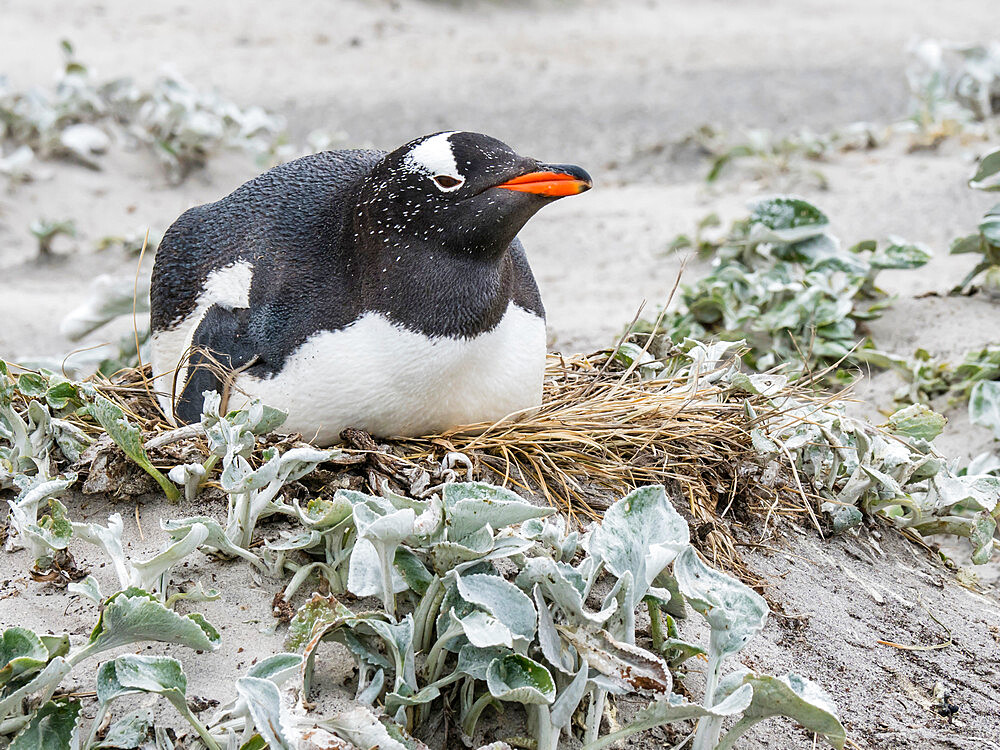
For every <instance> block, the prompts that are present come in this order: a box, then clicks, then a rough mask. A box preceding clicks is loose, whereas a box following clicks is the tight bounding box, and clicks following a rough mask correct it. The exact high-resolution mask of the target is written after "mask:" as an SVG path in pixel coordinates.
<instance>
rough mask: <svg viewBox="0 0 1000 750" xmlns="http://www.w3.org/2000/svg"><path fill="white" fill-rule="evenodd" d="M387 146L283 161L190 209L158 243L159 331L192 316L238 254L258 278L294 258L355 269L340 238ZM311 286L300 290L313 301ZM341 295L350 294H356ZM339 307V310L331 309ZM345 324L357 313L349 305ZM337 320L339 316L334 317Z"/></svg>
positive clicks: (154, 300) (272, 275) (154, 319)
mask: <svg viewBox="0 0 1000 750" xmlns="http://www.w3.org/2000/svg"><path fill="white" fill-rule="evenodd" d="M384 156H385V152H383V151H373V150H345V151H325V152H322V153H318V154H312V155H310V156H304V157H302V158H300V159H295V160H294V161H290V162H287V163H285V164H281V165H280V166H277V167H274V168H273V169H270V170H268V171H267V172H265V173H264V174H262V175H259V176H257V177H255V178H254V179H252V180H250V181H249V182H246V183H244V184H243V185H241V186H240V187H239V188H237V189H236V190H234V191H233V192H232V193H230V194H229V195H227V196H226V197H225V198H222V199H220V200H218V201H215V202H214V203H207V204H205V205H202V206H196V207H194V208H191V209H188V210H187V211H185V212H184V213H183V214H182V215H181V216H180V217H179V218H178V219H177V220H176V221H175V222H174V223H173V224H172V225H171V226H170V228H169V229H168V230H167V231H166V233H165V234H164V236H163V239H162V241H161V243H160V247H159V249H158V250H157V254H156V262H155V264H154V266H153V276H152V282H151V287H150V307H151V310H150V323H151V328H152V330H153V332H154V333H155V332H156V331H162V330H166V329H169V328H172V327H173V326H175V325H176V324H178V323H179V322H180V321H182V320H184V319H185V318H186V317H187V316H188V315H190V314H191V313H192V312H193V311H194V309H195V305H196V301H197V298H198V296H199V295H200V294H201V293H202V291H203V290H204V284H205V281H206V279H207V278H208V276H209V274H210V273H211V272H212V271H215V270H218V269H220V268H225V267H226V266H229V265H231V264H233V263H235V262H236V261H238V260H246V261H249V262H250V263H251V265H252V266H253V267H254V278H255V279H257V278H258V276H260V279H261V281H260V282H259V285H260V286H261V287H265V286H267V285H268V282H269V281H272V282H273V281H278V280H279V278H281V277H286V278H287V276H288V275H289V274H294V269H290V268H287V267H286V268H285V269H284V273H282V272H281V266H283V265H285V264H286V263H288V262H294V263H296V264H303V265H306V266H311V265H316V264H318V265H320V266H328V267H329V268H330V269H331V270H333V271H336V269H338V268H339V269H341V270H342V272H341V273H336V272H334V273H332V274H331V275H330V276H331V278H329V282H330V283H331V284H334V285H335V286H336V284H337V282H338V280H339V279H340V277H343V280H344V281H347V280H349V279H350V277H351V276H352V271H354V270H355V269H354V268H353V266H354V264H355V260H354V259H353V258H352V257H351V255H352V254H351V252H350V250H351V248H349V247H346V246H345V245H344V243H343V242H342V241H341V238H342V237H343V235H344V225H345V222H346V221H347V220H348V218H349V215H350V209H351V208H352V207H353V203H354V202H355V201H356V194H357V192H358V189H359V183H360V181H361V180H363V179H364V178H365V177H366V176H367V175H369V174H370V173H371V171H372V169H373V168H374V167H375V165H376V164H378V163H379V162H380V161H381V160H382V159H383V157H384ZM308 292H309V289H308V286H306V287H305V288H303V289H302V290H301V294H299V293H297V292H296V291H294V290H292V291H291V294H292V295H293V296H295V297H301V299H300V300H299V301H300V302H301V303H302V304H307V303H308V298H307V296H308ZM332 292H333V294H334V295H335V296H338V297H341V298H349V297H350V295H349V294H348V295H342V294H338V293H337V292H338V290H337V289H334V290H332ZM330 312H333V313H336V312H337V309H335V310H333V311H330ZM344 313H345V315H344V319H343V320H342V321H339V324H340V325H346V324H347V323H350V322H351V320H353V317H351V314H352V311H350V310H344ZM330 322H331V323H332V324H334V325H336V324H337V323H338V321H336V320H332V321H330Z"/></svg>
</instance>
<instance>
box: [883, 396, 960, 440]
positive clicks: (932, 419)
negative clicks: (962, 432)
mask: <svg viewBox="0 0 1000 750" xmlns="http://www.w3.org/2000/svg"><path fill="white" fill-rule="evenodd" d="M946 424H948V420H947V419H946V418H945V417H944V416H943V415H941V414H938V413H937V412H936V411H934V410H932V409H930V408H928V407H927V406H925V405H924V404H910V405H909V406H906V407H904V408H902V409H900V410H899V411H897V412H895V413H894V414H893V415H892V416H891V417H889V430H890V431H891V432H892V433H893V434H895V435H903V436H905V437H912V438H917V439H919V440H933V439H934V438H936V437H937V436H938V435H940V434H941V431H942V430H944V426H945V425H946Z"/></svg>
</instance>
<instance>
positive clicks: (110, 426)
mask: <svg viewBox="0 0 1000 750" xmlns="http://www.w3.org/2000/svg"><path fill="white" fill-rule="evenodd" d="M90 412H91V414H93V415H94V418H95V419H96V420H97V421H98V422H100V424H101V427H103V428H104V431H105V432H107V433H108V435H109V436H110V437H111V439H112V440H114V441H115V444H116V445H117V446H118V447H119V448H121V449H122V450H123V451H124V452H125V455H127V456H128V457H129V458H131V459H132V460H133V461H135V463H137V464H138V465H139V466H140V467H142V468H143V469H144V470H145V471H146V473H148V474H149V475H150V476H151V477H153V479H155V480H156V483H157V484H159V485H160V487H161V488H162V489H163V492H164V493H165V494H166V496H167V499H168V500H170V502H177V501H178V500H179V499H180V496H181V495H180V491H179V490H178V489H177V487H176V486H175V485H174V484H173V483H172V482H171V481H170V480H169V479H167V478H166V477H165V476H163V474H161V473H160V471H159V470H158V469H157V468H156V467H155V466H153V464H152V462H151V461H150V460H149V456H148V455H147V454H146V449H145V448H144V447H143V445H142V432H140V431H139V428H138V427H136V426H135V425H134V424H132V423H131V422H129V420H128V418H127V417H126V416H125V412H123V411H122V410H121V408H119V407H118V406H117V405H116V404H114V403H112V402H111V401H109V400H108V399H106V398H105V397H104V396H102V395H101V394H99V393H96V392H95V393H94V397H93V401H92V403H91V405H90Z"/></svg>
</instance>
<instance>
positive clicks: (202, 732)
mask: <svg viewBox="0 0 1000 750" xmlns="http://www.w3.org/2000/svg"><path fill="white" fill-rule="evenodd" d="M181 700H183V697H182V698H181ZM171 703H174V702H173V701H171ZM174 705H175V706H177V708H178V710H179V711H180V713H181V715H182V716H183V717H184V718H185V719H187V720H188V723H190V724H191V726H192V727H194V731H196V732H197V733H198V736H199V737H201V741H202V742H204V743H205V746H206V747H207V748H208V750H222V748H221V747H220V746H219V743H218V742H216V741H215V738H213V737H212V734H211V732H209V731H208V729H206V728H205V725H204V724H202V723H201V722H200V721H198V717H197V716H195V715H194V714H193V713H192V712H191V709H190V708H188V707H187V703H183V704H180V703H174ZM181 705H183V706H184V708H183V709H181Z"/></svg>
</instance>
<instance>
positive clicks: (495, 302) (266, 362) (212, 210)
mask: <svg viewBox="0 0 1000 750" xmlns="http://www.w3.org/2000/svg"><path fill="white" fill-rule="evenodd" d="M590 184H591V183H590V177H589V175H587V173H586V172H584V171H583V170H582V169H580V168H579V167H573V166H566V165H545V164H540V163H539V162H537V161H535V160H533V159H528V158H525V157H522V156H519V155H518V154H516V153H515V152H514V151H512V150H511V149H510V148H509V147H508V146H506V145H505V144H503V143H501V142H500V141H498V140H496V139H494V138H490V137H488V136H485V135H481V134H478V133H465V132H446V133H437V134H434V135H429V136H424V137H422V138H418V139H417V140H414V141H412V142H410V143H408V144H406V145H405V146H402V147H401V148H399V149H397V150H396V151H393V152H391V153H388V154H386V153H383V152H380V151H328V152H324V153H320V154H315V155H312V156H306V157H303V158H301V159H297V160H295V161H292V162H289V163H287V164H283V165H281V166H279V167H276V168H274V169H272V170H270V171H268V172H266V173H264V174H262V175H260V176H259V177H257V178H255V179H253V180H251V181H250V182H247V183H246V184H244V185H242V186H241V187H240V188H238V189H237V190H235V191H234V192H233V193H231V194H230V195H228V196H227V197H225V198H223V199H222V200H219V201H217V202H215V203H210V204H207V205H204V206H198V207H196V208H192V209H190V210H188V211H186V212H185V213H184V214H183V215H182V216H181V217H180V218H179V219H177V221H176V222H174V224H173V225H172V226H171V227H170V229H168V230H167V232H166V234H165V235H164V238H163V241H162V243H161V244H160V248H159V250H158V252H157V256H156V262H155V265H154V267H153V279H152V288H151V305H152V307H151V323H152V355H153V372H154V376H155V377H156V378H157V381H156V385H157V390H158V391H160V392H166V393H170V394H172V395H171V396H162V397H161V399H160V400H161V406H162V407H163V408H164V410H165V412H166V413H167V414H168V416H169V417H171V418H172V419H174V420H175V421H184V422H190V421H196V420H197V419H198V417H199V415H200V412H201V407H202V396H201V394H202V392H203V391H206V390H213V389H214V390H219V391H221V390H223V382H222V379H221V378H220V376H219V368H218V367H214V368H210V367H206V366H205V363H206V362H207V361H209V360H212V359H214V360H215V362H217V363H218V364H220V365H221V366H222V368H223V369H224V370H229V371H231V372H232V373H234V375H232V376H230V378H229V380H230V383H228V384H226V385H229V386H231V388H230V393H231V396H230V407H237V406H240V405H241V404H243V403H246V401H247V400H249V399H252V398H260V399H261V400H262V401H263V402H264V403H266V404H268V405H271V406H275V407H278V408H281V409H283V410H285V411H287V412H288V419H287V421H286V422H285V425H284V427H283V429H285V430H287V431H289V432H301V433H303V434H304V435H305V436H306V437H309V438H312V439H315V440H316V441H317V442H319V443H321V444H328V443H331V442H335V441H336V440H337V439H338V437H339V434H340V432H341V430H342V429H344V428H345V427H356V428H360V429H364V430H368V431H369V432H372V433H374V434H378V435H416V434H421V433H429V432H434V431H438V430H442V429H446V428H448V427H451V426H455V425H458V424H469V423H473V422H480V421H488V420H496V419H501V418H503V417H504V416H506V415H508V414H510V413H512V412H515V411H518V410H522V409H527V408H530V407H532V406H536V405H538V404H539V403H540V401H541V391H542V376H543V371H544V364H545V313H544V309H543V307H542V302H541V299H540V298H539V294H538V288H537V286H536V284H535V280H534V277H533V276H532V273H531V269H530V267H529V266H528V262H527V259H526V257H525V254H524V249H523V247H522V246H521V243H520V242H519V241H518V240H517V238H516V235H517V233H518V231H519V230H520V229H521V227H522V226H524V224H525V222H527V220H528V219H529V218H531V216H532V215H533V214H534V213H535V212H536V211H537V210H538V209H539V208H541V207H542V206H543V205H545V204H546V203H547V202H550V201H551V200H553V199H555V198H558V197H561V196H564V195H572V194H575V193H579V192H583V191H584V190H586V189H588V188H589V187H590Z"/></svg>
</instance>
